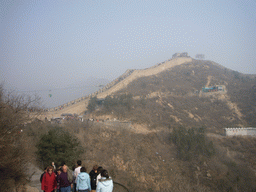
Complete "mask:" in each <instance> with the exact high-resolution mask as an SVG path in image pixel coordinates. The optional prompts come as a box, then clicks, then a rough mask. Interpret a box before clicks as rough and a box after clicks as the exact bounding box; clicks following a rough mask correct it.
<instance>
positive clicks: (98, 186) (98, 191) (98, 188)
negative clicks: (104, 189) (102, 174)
mask: <svg viewBox="0 0 256 192" xmlns="http://www.w3.org/2000/svg"><path fill="white" fill-rule="evenodd" d="M100 185H101V183H100V182H99V183H98V184H97V188H96V192H100Z"/></svg>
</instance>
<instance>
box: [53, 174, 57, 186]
mask: <svg viewBox="0 0 256 192" xmlns="http://www.w3.org/2000/svg"><path fill="white" fill-rule="evenodd" d="M53 174H54V183H53V188H54V189H57V177H56V175H55V173H53Z"/></svg>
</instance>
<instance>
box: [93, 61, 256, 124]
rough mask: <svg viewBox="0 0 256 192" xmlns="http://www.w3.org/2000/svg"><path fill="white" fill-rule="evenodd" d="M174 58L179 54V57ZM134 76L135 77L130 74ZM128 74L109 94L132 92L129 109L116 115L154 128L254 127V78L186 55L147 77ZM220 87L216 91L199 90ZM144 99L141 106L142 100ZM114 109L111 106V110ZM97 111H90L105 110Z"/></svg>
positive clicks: (255, 89) (100, 113) (98, 113)
mask: <svg viewBox="0 0 256 192" xmlns="http://www.w3.org/2000/svg"><path fill="white" fill-rule="evenodd" d="M178 59H179V58H178ZM134 76H135V75H134ZM136 77H137V78H132V77H130V79H132V80H131V81H129V79H128V78H127V80H126V81H125V82H129V83H123V88H122V89H120V90H119V91H117V92H114V93H112V94H111V95H112V97H116V96H118V95H119V96H120V95H123V94H131V95H132V96H133V103H132V109H131V110H130V111H127V110H124V111H122V113H121V115H120V111H119V113H118V118H121V119H129V120H132V121H133V122H138V123H144V124H147V125H151V126H152V125H153V127H156V126H171V127H177V126H185V127H200V126H206V127H208V128H224V127H243V126H255V124H256V120H255V119H256V118H255V114H256V76H255V75H244V74H241V73H238V72H236V71H232V70H229V69H227V68H224V67H222V66H220V65H219V64H216V63H214V62H211V61H202V60H194V59H193V60H192V59H191V58H189V59H187V60H186V62H185V63H182V64H179V65H172V66H171V67H169V68H165V69H164V70H162V71H158V73H154V74H153V73H151V75H148V76H146V75H145V76H136ZM215 85H220V86H221V88H222V90H221V91H214V92H203V91H202V88H203V87H214V86H215ZM142 98H143V100H144V102H145V103H146V104H145V105H144V106H142V105H140V103H141V100H142ZM115 110H116V109H114V108H113V109H112V112H113V111H115ZM112 112H111V111H109V110H108V111H104V110H101V111H100V112H99V111H98V112H97V114H94V115H96V116H97V115H103V114H110V113H112Z"/></svg>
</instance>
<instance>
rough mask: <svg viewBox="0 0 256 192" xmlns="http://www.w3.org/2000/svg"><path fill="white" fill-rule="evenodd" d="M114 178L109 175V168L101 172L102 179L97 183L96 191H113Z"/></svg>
mask: <svg viewBox="0 0 256 192" xmlns="http://www.w3.org/2000/svg"><path fill="white" fill-rule="evenodd" d="M113 186H114V185H113V180H112V178H111V177H110V176H109V174H108V171H107V170H103V171H102V172H101V179H99V182H98V184H97V188H96V192H112V191H113Z"/></svg>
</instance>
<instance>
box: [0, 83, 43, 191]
mask: <svg viewBox="0 0 256 192" xmlns="http://www.w3.org/2000/svg"><path fill="white" fill-rule="evenodd" d="M38 101H39V98H37V97H35V98H32V97H26V96H19V95H16V96H15V95H14V94H11V93H7V94H4V91H3V88H2V86H0V191H12V189H13V188H14V187H15V186H16V187H19V188H21V186H22V185H23V184H24V183H25V177H26V167H25V165H26V162H27V160H28V159H27V157H26V151H25V149H24V139H23V134H22V133H23V129H24V125H25V124H26V123H27V122H28V121H29V113H28V109H30V108H31V107H33V108H35V107H37V108H38Z"/></svg>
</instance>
